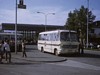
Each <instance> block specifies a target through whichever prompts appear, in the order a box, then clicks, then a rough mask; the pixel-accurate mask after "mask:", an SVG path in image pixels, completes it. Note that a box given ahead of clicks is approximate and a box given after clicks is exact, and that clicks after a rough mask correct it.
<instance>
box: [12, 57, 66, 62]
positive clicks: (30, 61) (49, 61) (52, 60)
mask: <svg viewBox="0 0 100 75" xmlns="http://www.w3.org/2000/svg"><path fill="white" fill-rule="evenodd" d="M13 58H14V59H19V60H25V61H29V62H31V63H32V62H33V63H34V62H37V63H38V62H39V63H53V62H63V61H67V59H66V58H64V59H61V60H54V61H53V60H52V61H49V60H45V61H44V60H43V61H42V60H41V61H38V60H28V59H20V58H16V57H13Z"/></svg>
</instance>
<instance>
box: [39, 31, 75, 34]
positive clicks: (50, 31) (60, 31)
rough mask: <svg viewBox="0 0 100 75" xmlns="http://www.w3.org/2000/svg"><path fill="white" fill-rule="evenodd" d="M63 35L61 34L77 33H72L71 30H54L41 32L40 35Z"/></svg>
mask: <svg viewBox="0 0 100 75" xmlns="http://www.w3.org/2000/svg"><path fill="white" fill-rule="evenodd" d="M58 32H59V33H61V32H75V31H72V30H71V31H70V30H52V31H45V32H41V33H40V34H46V33H58Z"/></svg>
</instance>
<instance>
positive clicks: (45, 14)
mask: <svg viewBox="0 0 100 75" xmlns="http://www.w3.org/2000/svg"><path fill="white" fill-rule="evenodd" d="M37 13H41V14H44V17H45V31H46V25H47V16H48V15H50V14H52V15H55V13H44V12H37Z"/></svg>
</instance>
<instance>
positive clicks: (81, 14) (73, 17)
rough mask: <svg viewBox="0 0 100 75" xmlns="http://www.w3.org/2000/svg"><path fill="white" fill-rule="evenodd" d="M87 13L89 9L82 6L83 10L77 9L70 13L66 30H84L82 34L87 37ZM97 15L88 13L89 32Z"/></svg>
mask: <svg viewBox="0 0 100 75" xmlns="http://www.w3.org/2000/svg"><path fill="white" fill-rule="evenodd" d="M87 11H88V8H85V7H84V6H81V8H80V9H79V10H78V9H75V10H74V11H73V12H71V11H70V12H69V14H68V18H67V21H66V24H65V28H66V29H70V30H75V31H79V29H80V30H82V32H81V33H82V34H83V35H84V37H86V29H87V28H86V27H87ZM95 17H96V16H95V15H93V13H92V11H88V23H89V30H90V29H91V26H90V25H91V23H93V21H94V20H95Z"/></svg>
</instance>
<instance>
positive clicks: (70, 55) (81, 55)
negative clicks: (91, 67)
mask: <svg viewBox="0 0 100 75" xmlns="http://www.w3.org/2000/svg"><path fill="white" fill-rule="evenodd" d="M60 56H61V57H89V58H100V55H96V54H89V53H84V54H77V53H74V54H63V55H60Z"/></svg>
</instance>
